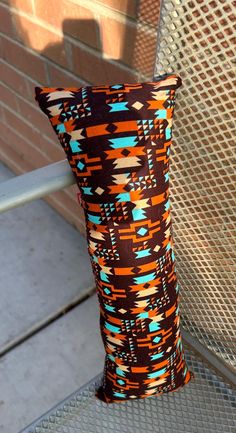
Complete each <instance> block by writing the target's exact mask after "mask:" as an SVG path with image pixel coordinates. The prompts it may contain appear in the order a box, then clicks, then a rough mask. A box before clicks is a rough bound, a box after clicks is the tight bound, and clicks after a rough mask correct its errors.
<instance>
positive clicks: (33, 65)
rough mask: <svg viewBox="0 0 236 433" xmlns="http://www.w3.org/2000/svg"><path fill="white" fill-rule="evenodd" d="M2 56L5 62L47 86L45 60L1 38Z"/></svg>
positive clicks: (21, 46)
mask: <svg viewBox="0 0 236 433" xmlns="http://www.w3.org/2000/svg"><path fill="white" fill-rule="evenodd" d="M1 42H2V56H3V60H5V62H7V63H9V64H10V65H13V66H14V67H15V68H16V69H19V70H20V71H22V72H24V73H25V74H27V75H29V76H30V77H32V78H33V79H35V80H36V81H38V82H39V83H42V84H47V76H46V67H45V60H44V59H43V58H42V57H40V56H39V55H38V54H34V53H33V52H30V51H28V50H27V49H26V48H25V47H24V46H23V45H19V44H18V43H16V42H14V41H9V40H8V39H6V38H4V37H2V41H1Z"/></svg>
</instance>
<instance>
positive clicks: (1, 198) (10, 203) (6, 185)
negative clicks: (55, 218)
mask: <svg viewBox="0 0 236 433" xmlns="http://www.w3.org/2000/svg"><path fill="white" fill-rule="evenodd" d="M75 182H76V181H75V178H74V176H73V173H72V171H71V169H70V166H69V164H68V161H67V159H65V160H63V161H58V162H55V163H53V164H49V165H46V166H45V167H42V168H38V169H36V170H33V171H30V172H29V173H25V174H22V175H20V176H15V177H13V178H12V179H10V180H7V181H5V182H2V183H0V213H2V212H6V211H8V210H10V209H13V208H16V207H18V206H21V205H23V204H25V203H28V202H30V201H32V200H36V199H38V198H41V197H43V196H45V195H48V194H50V193H52V192H55V191H58V190H61V189H63V188H66V187H68V186H70V185H73V184H74V183H75Z"/></svg>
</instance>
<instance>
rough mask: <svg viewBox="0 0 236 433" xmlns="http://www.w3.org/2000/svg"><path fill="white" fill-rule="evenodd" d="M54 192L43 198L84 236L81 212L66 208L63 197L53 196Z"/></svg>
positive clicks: (84, 230)
mask: <svg viewBox="0 0 236 433" xmlns="http://www.w3.org/2000/svg"><path fill="white" fill-rule="evenodd" d="M55 194H56V193H53V195H52V194H49V195H47V196H45V197H44V200H45V201H46V202H47V203H48V204H49V205H50V206H52V207H53V208H54V209H55V210H57V211H58V213H60V214H61V215H62V216H63V217H64V218H65V219H66V220H67V221H68V223H69V224H72V225H73V226H74V227H75V228H76V229H77V230H78V231H79V232H80V233H81V234H82V235H83V236H86V229H85V221H84V220H83V219H82V215H81V218H80V213H81V212H79V213H78V211H74V212H73V209H72V212H71V211H70V209H67V208H66V207H65V206H63V197H60V198H59V200H57V199H56V198H55V197H54V195H55Z"/></svg>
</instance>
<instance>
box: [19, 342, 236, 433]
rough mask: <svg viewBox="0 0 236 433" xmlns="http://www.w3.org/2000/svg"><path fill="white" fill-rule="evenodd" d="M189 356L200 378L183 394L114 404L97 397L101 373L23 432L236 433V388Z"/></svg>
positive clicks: (191, 355) (188, 353)
mask: <svg viewBox="0 0 236 433" xmlns="http://www.w3.org/2000/svg"><path fill="white" fill-rule="evenodd" d="M186 347H187V346H186ZM185 353H186V359H187V361H188V364H189V366H190V367H191V369H192V370H193V371H194V372H195V374H196V380H195V381H193V382H191V383H189V384H188V386H186V387H184V388H182V389H180V390H178V392H173V393H168V394H162V395H159V396H156V397H148V398H145V399H140V400H132V401H126V402H122V404H119V403H118V404H113V405H108V404H106V403H103V402H101V401H99V400H98V399H96V397H95V396H94V394H95V389H97V388H98V386H99V385H100V383H101V377H102V375H101V374H100V375H98V376H96V377H95V378H94V379H93V380H91V382H89V383H88V384H87V385H86V386H84V387H83V388H81V389H80V390H79V391H77V392H75V393H73V394H71V395H70V396H69V397H67V398H66V399H65V400H64V401H62V402H61V403H60V404H58V405H57V406H55V407H54V408H53V409H51V410H50V411H49V412H47V413H46V414H44V415H43V416H42V417H41V418H39V419H38V420H36V421H35V422H34V423H33V424H31V425H30V426H29V427H27V428H26V429H24V431H22V432H20V433H79V432H81V433H82V432H83V433H85V432H86V433H95V432H98V433H110V432H112V433H121V432H122V433H123V432H125V433H140V432H142V431H143V432H145V433H153V432H155V433H173V432H178V433H187V432H189V433H190V432H191V433H193V432H194V433H222V432H224V433H231V432H232V433H233V432H235V424H234V410H235V403H236V396H235V394H234V392H233V389H232V388H231V387H230V385H228V384H226V383H225V382H224V380H223V378H222V377H221V376H220V375H217V374H216V373H215V372H214V370H212V369H211V368H210V367H209V366H207V365H206V363H203V362H202V361H201V359H200V358H199V357H196V354H194V353H193V351H191V349H189V350H187V348H186V350H185Z"/></svg>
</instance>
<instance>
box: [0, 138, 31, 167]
mask: <svg viewBox="0 0 236 433" xmlns="http://www.w3.org/2000/svg"><path fill="white" fill-rule="evenodd" d="M0 158H1V161H3V163H4V164H6V165H7V166H8V167H9V168H10V169H11V170H12V171H13V172H14V173H15V174H16V175H20V174H23V173H27V172H28V171H31V170H32V167H31V165H30V164H29V163H28V162H27V161H24V160H23V159H22V158H21V157H20V156H19V155H17V153H16V152H15V151H14V150H13V149H12V148H11V147H10V146H8V142H5V141H4V140H3V139H2V138H0Z"/></svg>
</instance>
